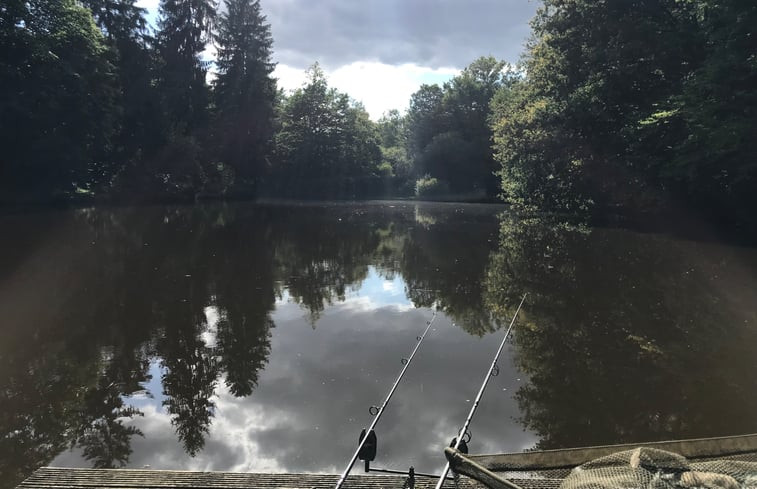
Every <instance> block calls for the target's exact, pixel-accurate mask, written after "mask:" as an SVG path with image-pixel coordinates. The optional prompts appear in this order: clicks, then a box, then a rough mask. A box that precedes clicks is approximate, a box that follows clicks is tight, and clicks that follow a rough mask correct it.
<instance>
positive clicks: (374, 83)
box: [273, 61, 459, 120]
mask: <svg viewBox="0 0 757 489" xmlns="http://www.w3.org/2000/svg"><path fill="white" fill-rule="evenodd" d="M458 73H459V70H457V69H455V68H438V69H432V68H427V67H424V66H418V65H415V64H409V63H407V64H402V65H397V66H393V65H388V64H384V63H378V62H370V61H357V62H354V63H350V64H348V65H343V66H340V67H339V68H336V69H335V70H331V71H326V77H327V78H328V82H329V85H330V86H332V87H335V88H336V89H338V90H339V91H341V92H346V93H348V94H349V95H350V96H351V97H352V98H354V99H355V100H358V101H360V102H362V103H363V105H365V108H366V110H367V111H368V113H369V114H370V116H371V118H372V119H374V120H377V119H378V118H379V117H381V114H383V113H384V112H387V111H389V110H391V109H398V110H400V111H405V110H406V109H407V107H408V103H409V102H410V96H411V95H412V94H413V92H415V91H416V90H418V88H419V87H420V86H421V84H423V83H441V82H444V81H446V80H449V79H450V78H452V77H453V76H455V75H456V74H458ZM273 76H274V77H276V78H278V79H279V86H280V87H282V88H284V89H285V90H294V89H296V88H299V87H301V86H302V85H303V83H304V82H305V72H304V71H303V70H300V69H297V68H292V67H291V66H287V65H285V64H279V65H278V66H277V67H276V71H274V73H273Z"/></svg>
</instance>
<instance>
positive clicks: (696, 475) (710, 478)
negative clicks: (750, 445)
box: [542, 448, 757, 489]
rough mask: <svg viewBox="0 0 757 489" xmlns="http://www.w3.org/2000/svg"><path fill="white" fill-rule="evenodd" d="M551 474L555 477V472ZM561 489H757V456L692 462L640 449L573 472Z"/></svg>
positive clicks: (672, 454)
mask: <svg viewBox="0 0 757 489" xmlns="http://www.w3.org/2000/svg"><path fill="white" fill-rule="evenodd" d="M550 472H553V473H552V474H551V475H552V477H555V476H556V475H555V473H554V472H556V471H550ZM542 476H543V477H546V476H547V475H546V474H542ZM560 488H561V489H642V488H649V489H699V488H702V489H757V453H754V452H752V453H744V454H739V455H731V456H726V457H717V458H715V457H713V458H709V459H697V460H689V459H687V458H685V457H683V456H681V455H678V454H676V453H672V452H668V451H664V450H659V449H655V448H637V449H634V450H626V451H622V452H618V453H614V454H612V455H607V456H604V457H601V458H598V459H596V460H592V461H591V462H587V463H585V464H583V465H580V466H578V467H576V468H574V469H573V470H572V471H570V473H569V474H567V477H565V480H563V482H562V484H561V485H560Z"/></svg>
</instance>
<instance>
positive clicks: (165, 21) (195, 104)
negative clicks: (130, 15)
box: [157, 0, 216, 135]
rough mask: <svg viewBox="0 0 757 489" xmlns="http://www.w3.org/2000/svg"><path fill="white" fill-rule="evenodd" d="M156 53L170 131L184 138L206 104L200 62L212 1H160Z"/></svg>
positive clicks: (207, 37) (213, 6) (203, 113)
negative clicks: (160, 62)
mask: <svg viewBox="0 0 757 489" xmlns="http://www.w3.org/2000/svg"><path fill="white" fill-rule="evenodd" d="M160 15H161V19H160V22H159V31H158V38H157V42H158V51H159V53H160V56H161V61H162V63H163V66H162V76H161V80H160V87H161V92H162V95H163V108H164V111H165V116H166V117H167V121H168V124H169V126H170V127H171V130H172V131H173V132H174V133H175V134H177V135H187V134H189V133H191V131H192V130H193V129H196V128H197V127H198V126H200V125H201V124H202V122H203V121H204V119H205V116H206V110H207V105H208V90H207V85H206V83H205V75H206V74H207V63H205V62H203V61H202V60H201V59H200V54H201V53H202V52H203V51H204V50H205V45H206V43H207V42H208V41H210V37H211V29H212V27H213V23H214V21H215V18H216V3H215V1H214V0H161V2H160Z"/></svg>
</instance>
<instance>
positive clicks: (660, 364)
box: [486, 219, 757, 449]
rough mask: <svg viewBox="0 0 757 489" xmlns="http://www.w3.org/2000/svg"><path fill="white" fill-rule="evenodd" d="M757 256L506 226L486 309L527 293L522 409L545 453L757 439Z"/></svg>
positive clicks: (653, 239)
mask: <svg viewBox="0 0 757 489" xmlns="http://www.w3.org/2000/svg"><path fill="white" fill-rule="evenodd" d="M755 265H757V256H755V254H754V253H753V252H749V251H747V250H743V249H742V250H740V249H735V248H726V247H720V246H716V245H712V244H706V243H696V242H688V241H680V240H675V239H672V238H667V237H663V236H655V235H642V234H637V233H630V232H625V231H620V230H611V229H595V230H593V231H592V232H588V231H586V230H580V229H577V228H570V227H566V226H560V225H554V224H549V223H545V222H541V221H538V220H525V221H516V220H513V219H503V221H502V229H501V239H500V249H499V251H498V252H497V253H495V254H494V255H493V257H492V261H491V265H490V270H489V273H488V278H487V284H486V286H487V302H488V303H489V304H490V306H491V308H492V309H493V310H494V311H495V312H496V313H498V314H506V312H507V311H505V310H504V308H503V306H505V307H506V306H507V305H508V304H509V305H512V304H514V303H517V299H518V298H519V296H520V294H522V293H523V292H528V293H529V299H528V305H527V308H526V309H525V311H524V314H523V316H522V318H523V321H521V322H520V325H519V327H518V329H517V330H516V331H517V332H516V335H515V339H514V344H515V348H516V352H517V361H518V364H519V366H520V368H521V369H522V370H523V371H525V372H526V373H528V375H529V376H530V382H529V383H528V384H526V385H524V386H523V387H521V388H520V389H519V391H518V393H517V399H518V402H519V404H520V407H521V411H522V413H523V415H522V419H521V421H522V422H523V424H524V426H525V427H526V428H528V429H530V430H533V431H535V432H536V433H537V434H538V435H539V436H540V438H541V441H540V443H539V448H545V449H546V448H556V447H567V446H580V445H591V444H602V443H616V442H617V443H620V442H632V441H642V440H653V439H666V438H667V439H669V438H686V437H696V436H716V435H727V434H737V433H743V432H753V431H757V420H756V419H755V418H754V412H757V381H756V380H755V376H754V372H756V371H757V330H755V328H754V325H755V320H756V319H757V311H756V310H755V307H756V305H755V303H754V299H753V297H754V296H753V291H754V290H755V285H757V284H755V277H754V276H753V275H751V273H752V271H753V270H755V269H757V268H755Z"/></svg>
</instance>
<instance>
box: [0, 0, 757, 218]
mask: <svg viewBox="0 0 757 489" xmlns="http://www.w3.org/2000/svg"><path fill="white" fill-rule="evenodd" d="M145 15H146V13H145V11H144V10H143V9H141V8H139V7H138V6H137V5H136V0H7V1H5V2H3V5H2V6H0V87H2V89H0V90H1V91H0V144H2V147H3V148H4V151H3V157H2V161H1V162H0V201H2V202H3V203H19V202H23V203H38V202H64V203H65V202H82V201H84V202H90V201H92V202H95V201H127V202H143V201H178V200H190V201H191V200H196V199H202V198H217V199H234V198H245V199H254V198H260V197H268V198H316V199H362V198H397V197H415V198H419V199H446V200H466V201H498V200H502V201H504V202H507V203H509V204H511V205H513V206H515V207H516V208H519V209H523V210H529V211H530V210H535V211H542V212H544V211H547V212H553V213H564V214H580V215H590V216H592V215H593V216H596V215H603V214H610V213H621V214H623V213H627V214H644V213H649V212H652V211H655V212H657V211H659V210H660V209H684V210H686V211H687V212H688V211H691V212H695V213H700V214H705V215H707V216H709V217H711V218H714V219H724V218H725V219H726V220H727V221H728V222H730V223H736V224H751V225H753V224H754V221H755V219H754V216H753V213H752V209H754V208H755V205H757V197H755V193H754V192H753V191H752V190H753V188H755V183H757V145H756V144H755V141H756V140H757V139H756V138H755V136H757V134H756V133H755V131H756V128H757V92H756V91H755V87H757V36H754V35H752V30H753V28H754V25H757V5H755V4H754V2H752V1H750V0H731V1H728V2H720V1H716V0H687V1H679V0H628V1H625V0H624V1H590V0H543V1H542V4H541V6H540V8H539V10H538V12H537V14H536V16H535V17H534V18H533V19H532V21H531V36H530V39H529V40H528V42H527V45H526V48H525V53H524V55H523V56H522V59H520V60H509V62H505V61H502V60H497V59H496V58H494V57H492V56H484V57H481V58H479V59H476V60H473V61H472V62H471V63H470V65H469V66H467V67H466V68H465V69H463V70H462V71H461V72H460V73H459V74H458V75H457V76H455V77H453V78H452V79H451V80H450V81H448V82H446V83H444V84H442V85H423V86H421V87H420V88H419V89H418V90H417V92H415V93H414V94H413V95H412V97H411V100H410V101H409V107H408V109H407V111H406V112H400V111H397V110H394V111H390V112H388V113H386V114H385V115H384V116H383V117H382V118H381V119H380V120H378V121H372V120H371V119H370V118H369V116H368V113H367V112H366V110H365V108H364V107H363V106H362V105H361V104H360V103H359V102H358V101H355V100H354V99H352V98H351V97H350V96H349V95H348V94H345V93H341V92H339V91H338V90H336V89H334V88H332V87H329V84H328V80H327V78H326V76H325V74H324V71H323V70H322V69H321V67H320V66H319V65H318V63H317V62H316V63H314V64H313V65H312V67H311V68H310V69H309V71H308V74H307V75H308V77H307V81H306V82H305V84H304V85H303V86H302V87H301V88H299V89H297V90H295V91H293V92H291V93H284V91H283V90H282V89H280V88H279V87H278V86H277V80H276V79H275V78H274V77H273V71H274V68H275V63H274V62H273V49H274V40H273V38H272V34H271V26H270V25H269V24H268V23H267V20H266V17H265V15H264V14H263V12H262V7H261V4H260V1H259V0H223V2H222V5H217V4H216V2H215V1H214V0H161V2H160V9H159V19H158V22H157V26H156V27H155V28H151V27H150V26H149V25H148V23H147V21H146V16H145ZM210 45H212V46H214V47H215V49H216V52H217V54H216V57H215V59H214V60H213V61H208V60H207V59H204V58H203V57H202V53H203V51H204V50H205V49H206V48H207V47H208V46H210ZM492 50H496V46H492Z"/></svg>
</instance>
